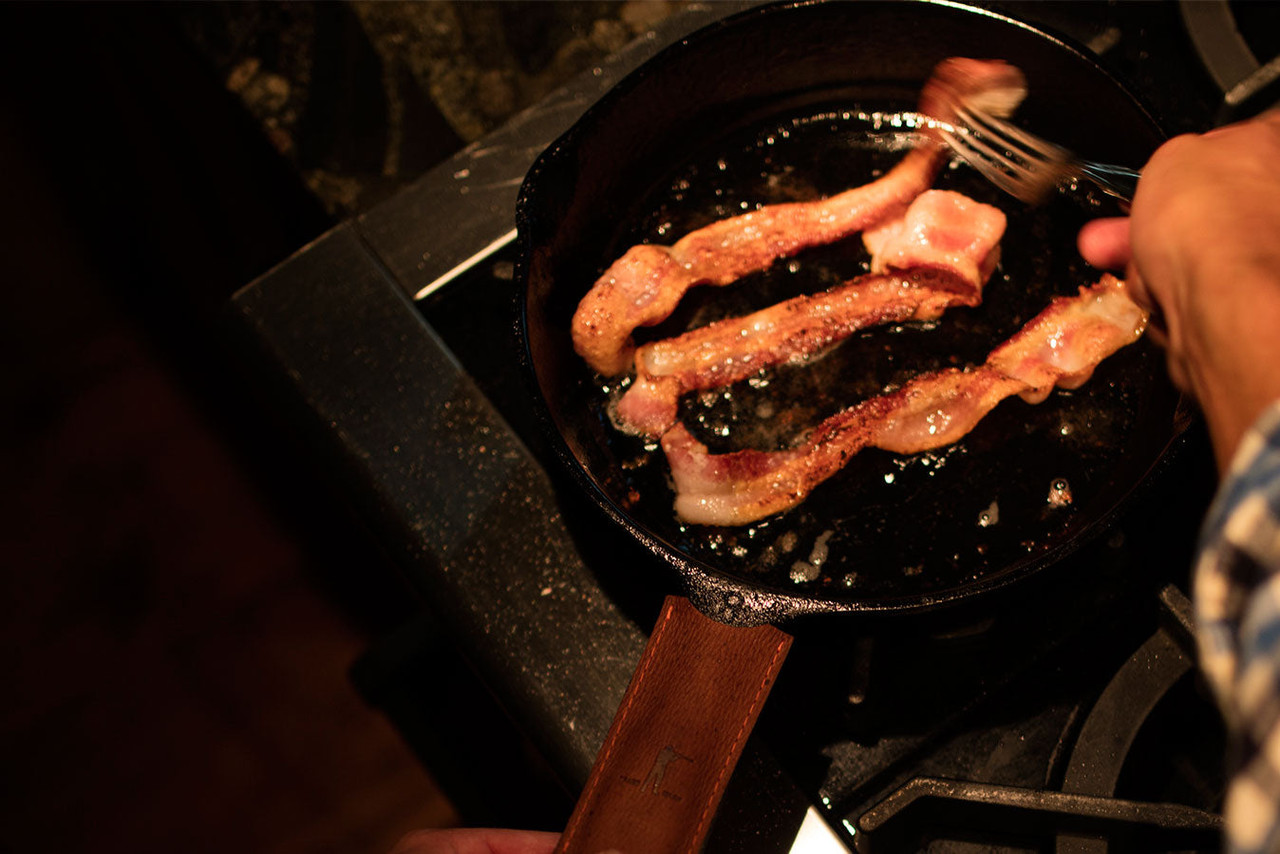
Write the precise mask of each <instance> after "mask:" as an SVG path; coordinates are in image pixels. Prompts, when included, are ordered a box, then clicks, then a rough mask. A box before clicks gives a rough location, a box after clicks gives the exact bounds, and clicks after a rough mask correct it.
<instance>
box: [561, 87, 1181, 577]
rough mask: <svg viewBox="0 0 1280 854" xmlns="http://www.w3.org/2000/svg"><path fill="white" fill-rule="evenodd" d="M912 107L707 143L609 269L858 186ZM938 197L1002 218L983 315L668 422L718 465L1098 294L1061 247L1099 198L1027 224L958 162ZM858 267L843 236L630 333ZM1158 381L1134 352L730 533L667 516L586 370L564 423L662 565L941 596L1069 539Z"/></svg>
mask: <svg viewBox="0 0 1280 854" xmlns="http://www.w3.org/2000/svg"><path fill="white" fill-rule="evenodd" d="M914 96H915V91H914V90H913V88H912V87H907V86H904V87H902V89H901V91H900V92H898V93H897V94H896V95H887V94H886V92H885V91H884V90H883V87H877V91H876V92H875V95H874V96H873V97H870V98H863V99H859V100H858V101H857V102H851V101H850V100H849V97H848V93H842V97H841V99H840V100H838V101H832V102H828V103H825V104H818V105H810V106H809V107H808V108H807V109H806V110H805V111H804V112H803V113H802V114H782V115H773V116H770V117H768V118H766V119H762V120H760V121H758V122H753V123H752V124H751V125H750V126H748V127H744V128H741V129H739V130H737V131H736V132H734V133H732V134H729V135H726V136H725V137H723V138H721V139H718V140H717V141H716V142H715V143H714V144H710V145H707V146H705V147H704V148H703V149H702V150H700V151H699V152H698V154H697V155H696V156H695V157H693V158H690V159H689V160H687V161H686V162H684V163H680V164H677V165H675V166H674V167H673V169H672V170H671V172H670V174H669V175H668V176H666V179H665V180H663V181H660V182H658V183H657V185H656V186H655V188H654V189H653V191H652V192H650V193H649V194H648V195H647V196H645V197H644V198H643V199H641V200H640V201H639V202H638V203H637V204H636V206H635V208H634V211H633V214H632V215H631V216H629V217H627V218H626V219H625V222H624V225H623V227H621V228H620V229H619V231H618V233H617V235H616V238H615V240H614V241H613V245H612V247H611V249H610V251H609V252H608V253H607V254H608V257H610V258H612V257H616V256H617V255H619V254H621V253H622V252H623V251H625V249H626V247H627V246H630V245H633V244H636V243H644V242H651V243H661V244H670V243H672V242H674V241H675V240H677V239H679V237H680V236H682V235H683V234H686V233H688V232H689V231H691V230H693V229H695V228H698V227H700V226H702V225H705V224H707V223H709V222H711V221H714V220H717V219H722V218H724V217H726V216H732V215H735V214H738V213H742V212H745V211H748V210H751V209H754V208H756V207H758V206H760V205H763V204H774V203H779V202H786V201H794V200H799V199H812V198H817V197H819V196H822V195H828V194H832V193H835V192H839V191H840V190H842V189H845V188H847V187H850V186H855V185H858V184H863V183H866V182H868V181H870V180H872V179H874V178H875V177H876V176H877V175H879V174H882V173H883V171H884V170H886V169H888V168H890V167H891V166H892V165H893V164H894V163H896V162H897V161H898V160H899V159H900V158H901V157H902V154H903V152H904V151H905V150H906V148H908V147H909V146H910V145H911V144H912V142H913V136H912V133H911V128H910V125H911V118H912V115H911V114H910V112H909V110H910V107H911V104H912V101H913V99H914ZM935 186H936V187H939V188H943V189H953V190H957V191H959V192H962V193H964V194H966V195H968V196H970V197H971V198H974V199H977V200H979V201H982V202H986V203H988V204H993V205H996V206H997V207H999V208H1001V209H1002V210H1003V211H1004V212H1005V213H1006V215H1007V217H1008V227H1007V230H1006V234H1005V237H1004V240H1003V241H1002V248H1003V252H1002V260H1001V262H1000V265H999V266H998V268H997V269H996V271H995V273H994V275H993V276H992V278H991V280H990V281H989V283H988V284H987V286H986V289H985V296H984V301H983V304H982V305H981V306H980V307H978V308H974V309H952V310H951V311H949V312H948V313H947V314H946V315H944V317H943V318H942V319H941V320H940V321H937V322H934V323H928V324H918V323H917V324H896V325H891V326H885V327H880V328H873V329H869V330H865V331H863V332H861V333H859V334H857V335H855V336H854V337H853V338H851V339H849V340H847V341H846V342H844V343H843V344H841V345H838V346H836V347H834V348H832V349H830V350H829V351H828V352H826V353H824V354H823V355H822V356H821V357H820V358H817V359H815V360H813V361H811V362H810V363H808V364H805V365H801V366H784V367H779V368H775V369H770V370H765V371H761V372H760V373H759V374H757V375H756V376H754V377H751V378H749V379H748V380H745V381H743V382H740V383H736V384H734V385H732V386H728V387H725V388H722V389H717V390H714V391H709V392H703V393H696V394H693V395H688V396H686V398H685V399H684V400H683V401H682V404H681V418H682V421H683V422H684V423H685V424H686V425H687V426H688V427H689V428H690V429H691V430H692V431H693V432H694V433H695V435H697V436H698V438H699V439H700V440H702V441H703V442H705V443H706V444H707V445H709V446H710V447H711V449H712V450H713V451H727V450H732V449H735V448H739V447H755V448H765V449H772V448H780V447H785V446H787V445H788V444H790V443H793V442H795V441H796V440H798V439H799V438H800V437H801V436H802V435H803V434H804V432H805V431H806V430H807V429H809V428H811V427H812V426H814V425H816V424H817V423H818V422H820V421H821V420H822V419H823V418H825V417H827V416H829V415H831V414H833V413H834V412H836V411H838V410H839V409H841V408H843V407H846V406H849V405H851V404H853V403H856V402H857V401H859V400H861V399H863V398H865V397H867V396H870V395H874V394H877V393H880V392H881V391H883V390H885V389H886V388H890V387H893V386H895V385H900V384H901V383H902V382H904V381H905V380H907V379H909V378H910V377H912V376H915V375H917V374H919V373H921V372H925V371H931V370H936V369H939V368H944V367H952V366H963V365H967V364H978V363H981V362H982V361H983V360H984V358H985V356H986V354H987V352H988V351H989V350H990V349H991V348H992V347H993V346H995V345H996V344H998V343H999V342H1000V341H1002V340H1004V339H1005V338H1007V337H1008V336H1009V335H1011V334H1012V333H1014V332H1015V331H1016V330H1017V329H1018V328H1019V327H1020V326H1021V325H1022V324H1023V323H1024V322H1026V321H1027V320H1028V319H1030V318H1031V317H1032V316H1034V315H1035V314H1036V313H1037V312H1039V311H1040V310H1041V309H1043V308H1044V307H1045V306H1046V305H1047V304H1048V302H1049V300H1050V299H1051V298H1052V297H1053V296H1055V295H1071V294H1074V293H1075V292H1076V289H1077V288H1078V287H1080V286H1082V285H1087V284H1091V283H1092V282H1094V281H1096V279H1097V276H1098V274H1097V271H1094V270H1091V269H1090V268H1088V266H1087V265H1085V264H1084V263H1083V262H1082V261H1081V260H1080V259H1079V257H1078V255H1077V253H1076V251H1075V248H1074V240H1075V235H1076V232H1077V231H1078V230H1079V227H1080V225H1081V224H1082V223H1083V222H1085V221H1086V220H1087V219H1089V218H1091V217H1093V216H1097V215H1099V214H1102V213H1114V211H1112V210H1109V209H1107V208H1106V205H1105V203H1104V202H1101V201H1095V202H1094V203H1093V204H1086V205H1082V204H1080V203H1079V202H1077V201H1073V200H1070V199H1067V198H1058V199H1055V200H1053V201H1052V202H1050V203H1049V204H1047V205H1044V206H1042V207H1038V208H1028V207H1026V206H1025V205H1022V204H1021V203H1020V202H1017V201H1015V200H1013V199H1011V198H1009V197H1007V196H1005V195H1004V194H1002V193H1001V192H1000V191H998V190H996V189H995V188H993V187H991V186H990V185H989V184H988V183H986V182H985V181H984V180H983V179H981V178H980V177H978V176H977V175H976V174H975V173H974V172H972V171H971V170H969V169H968V168H967V167H957V168H950V169H944V171H943V174H942V175H941V176H940V178H939V180H938V181H937V182H936V183H935ZM867 268H868V257H867V253H866V252H865V250H864V249H863V247H862V243H861V239H860V236H858V235H854V236H852V237H851V238H848V239H845V240H841V241H838V242H837V243H834V244H831V245H828V246H823V247H818V248H814V249H811V250H808V251H805V252H802V253H800V254H799V255H797V256H794V257H792V258H788V259H782V260H780V261H778V262H777V263H775V264H774V265H773V266H772V267H770V268H769V269H768V270H766V271H763V272H761V273H758V274H753V275H750V276H747V277H745V278H744V279H742V280H740V281H739V282H737V283H736V284H733V285H730V286H726V287H720V288H712V287H704V288H696V289H694V290H692V291H691V292H690V293H689V294H688V296H686V298H685V299H684V301H683V302H682V304H681V306H680V308H679V309H678V311H677V312H676V314H675V315H673V316H672V317H671V318H670V319H669V320H668V321H667V322H665V323H664V324H662V325H661V326H658V327H654V328H652V329H647V330H643V331H641V332H640V333H638V335H637V338H638V340H649V339H654V338H662V337H668V336H670V335H675V334H679V333H680V332H683V331H685V330H687V329H690V328H694V327H696V326H701V325H704V324H705V323H708V322H710V321H713V320H716V319H718V318H721V317H726V316H732V315H740V314H744V313H746V312H749V311H752V310H755V309H757V308H761V307H764V306H766V305H769V304H772V303H774V302H777V301H779V300H782V299H786V298H788V297H791V296H794V295H796V294H800V293H811V292H814V291H818V290H822V289H824V288H827V287H831V286H833V285H836V284H839V283H840V282H843V281H845V280H847V279H849V278H852V277H854V276H857V275H859V274H861V273H864V272H866V271H867ZM1161 370H1162V368H1161V362H1160V359H1159V355H1158V354H1157V353H1156V352H1155V351H1154V349H1153V348H1152V347H1151V346H1150V345H1148V344H1146V343H1145V342H1140V343H1139V344H1138V345H1136V346H1134V347H1130V348H1128V349H1126V350H1124V351H1122V352H1121V353H1119V354H1117V355H1116V356H1114V357H1112V358H1111V359H1109V360H1107V361H1106V362H1105V363H1104V364H1103V365H1102V366H1101V367H1100V368H1099V370H1098V371H1097V373H1096V374H1095V376H1094V377H1093V379H1092V380H1091V381H1090V382H1089V383H1087V384H1086V385H1085V386H1084V387H1083V388H1081V389H1079V390H1076V391H1071V392H1066V391H1057V392H1055V393H1054V394H1053V395H1052V396H1051V397H1050V398H1049V400H1047V401H1046V402H1044V403H1042V404H1039V405H1034V406H1033V405H1029V404H1027V403H1025V402H1023V401H1022V400H1020V399H1018V398H1013V399H1010V400H1007V401H1005V402H1004V403H1002V404H1001V405H1000V406H998V407H997V408H996V410H995V411H993V412H992V413H991V414H990V415H988V416H987V418H986V419H984V420H983V421H982V422H981V423H980V424H979V426H978V427H977V429H975V430H974V431H973V432H972V433H971V434H970V435H969V436H967V437H966V438H965V439H964V440H963V441H961V442H959V443H957V444H955V445H952V446H949V447H945V448H941V449H938V450H936V451H930V452H926V453H921V454H915V455H911V456H898V455H894V454H889V453H886V452H883V451H878V450H867V451H864V452H862V453H860V454H859V455H857V456H856V457H855V458H854V459H853V460H852V461H851V462H850V463H849V464H848V465H847V466H846V467H845V468H844V470H843V471H841V472H840V473H839V474H838V475H836V476H835V477H833V478H832V479H831V480H829V481H828V482H827V483H825V484H823V485H822V486H820V487H819V488H818V489H817V490H815V491H814V493H813V494H812V495H811V496H810V497H809V498H808V499H807V500H806V501H805V502H804V503H803V504H802V505H800V506H799V507H798V508H795V509H794V510H792V511H790V512H788V513H785V514H781V515H779V516H776V517H771V518H768V519H764V520H761V521H760V522H759V523H756V524H752V525H748V526H744V527H740V528H708V527H702V526H692V525H684V524H681V523H680V522H679V521H678V520H676V519H675V517H674V514H673V510H672V500H673V493H672V490H671V486H670V483H669V476H668V473H667V467H666V462H665V459H664V457H663V455H662V452H661V450H660V449H658V448H657V446H656V444H655V443H651V442H645V441H643V440H639V439H635V438H633V437H629V436H626V435H623V434H621V433H619V432H617V431H615V430H613V429H612V428H611V427H610V426H609V407H610V406H611V405H612V403H613V402H614V401H616V399H617V397H618V395H619V394H620V393H621V392H622V391H623V390H625V383H611V382H608V381H601V380H600V378H598V377H592V376H589V375H588V373H587V372H586V371H585V370H584V371H583V372H582V375H581V377H580V379H579V382H578V384H577V386H576V388H575V389H574V394H575V395H577V396H578V397H579V401H578V402H577V403H576V405H574V406H573V407H572V409H574V410H578V411H581V410H585V411H587V412H589V413H590V418H591V421H592V422H593V423H594V424H595V425H596V426H597V429H596V430H594V431H592V432H593V433H594V434H595V440H596V441H598V442H599V443H601V445H602V447H600V448H599V450H600V451H603V457H604V458H606V459H609V460H612V461H613V467H612V471H611V472H610V474H609V476H608V477H606V478H603V479H599V480H598V482H599V483H600V485H601V487H602V488H603V489H605V491H606V492H607V493H608V494H609V497H610V499H611V500H612V501H613V502H615V503H616V504H617V506H619V507H621V508H622V509H623V510H624V511H625V513H627V514H628V515H630V516H631V517H632V518H633V519H636V520H637V521H638V522H639V523H640V524H641V525H642V526H643V527H644V528H647V529H648V530H649V532H651V533H652V534H654V535H656V536H657V537H658V538H660V539H661V540H663V541H665V542H666V543H668V544H669V545H670V546H672V547H673V548H674V549H676V550H678V551H679V552H682V553H684V554H685V555H688V556H690V557H693V558H695V559H697V560H699V561H701V562H703V563H706V564H709V565H711V566H714V567H716V568H717V569H719V570H720V571H722V572H726V573H729V574H730V575H732V576H734V577H736V578H740V579H743V580H746V581H749V582H751V583H753V584H756V585H760V586H763V587H765V588H769V589H774V590H785V591H788V592H792V593H803V594H807V595H816V596H821V597H823V598H828V599H836V600H850V601H853V600H857V601H862V602H866V601H874V600H883V599H897V598H900V597H904V596H905V597H912V596H924V595H930V594H939V593H944V592H946V591H948V590H954V589H957V588H961V587H963V586H965V585H970V584H973V583H974V582H977V581H981V580H984V579H991V578H992V577H994V576H996V575H999V574H1005V573H1010V572H1016V571H1017V570H1018V568H1019V567H1021V566H1024V565H1027V564H1029V563H1032V562H1035V561H1037V560H1039V559H1041V558H1043V557H1045V556H1046V555H1048V554H1049V553H1050V552H1051V551H1052V550H1053V549H1055V548H1057V547H1058V546H1060V544H1062V543H1063V542H1064V541H1067V540H1070V539H1071V538H1073V537H1076V536H1078V535H1079V534H1080V533H1081V532H1082V531H1083V530H1084V529H1085V528H1086V527H1088V526H1089V525H1090V524H1092V523H1093V522H1094V521H1096V520H1097V519H1098V518H1099V517H1100V516H1101V515H1104V514H1105V512H1106V511H1107V510H1108V509H1109V508H1110V506H1111V505H1112V504H1114V503H1115V501H1116V500H1117V496H1118V494H1119V493H1121V492H1122V491H1123V490H1126V489H1127V488H1128V486H1129V485H1130V484H1132V483H1133V482H1135V481H1136V480H1137V479H1138V478H1140V477H1141V474H1142V472H1143V471H1144V470H1145V467H1146V466H1148V465H1149V464H1150V463H1151V461H1152V460H1151V459H1150V458H1149V456H1148V457H1147V458H1144V455H1149V454H1150V453H1151V452H1152V450H1153V448H1152V444H1153V442H1154V443H1155V444H1157V445H1159V443H1160V442H1161V441H1162V440H1161V439H1160V438H1159V437H1160V436H1165V437H1166V438H1167V432H1168V424H1169V421H1170V420H1171V417H1172V416H1171V412H1172V409H1171V407H1172V405H1173V402H1172V397H1171V396H1170V395H1169V394H1168V392H1167V389H1166V388H1164V387H1163V385H1162V384H1161V383H1160V382H1159V381H1158V379H1156V378H1158V377H1159V375H1160V372H1161ZM1149 434H1150V435H1151V436H1153V437H1154V438H1148V435H1149ZM1160 447H1162V445H1161V446H1160ZM1155 450H1159V447H1157V448H1155ZM596 468H597V469H598V466H597V467H596Z"/></svg>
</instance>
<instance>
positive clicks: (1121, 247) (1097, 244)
mask: <svg viewBox="0 0 1280 854" xmlns="http://www.w3.org/2000/svg"><path fill="white" fill-rule="evenodd" d="M1076 246H1077V248H1078V249H1079V250H1080V255H1081V256H1082V257H1083V258H1084V260H1086V261H1088V262H1089V263H1090V264H1091V265H1093V266H1094V267H1097V268H1098V269H1100V270H1122V269H1124V267H1125V265H1126V264H1128V263H1129V261H1130V260H1132V252H1131V251H1130V249H1129V218H1128V217H1108V218H1105V219H1095V220H1093V221H1091V222H1086V223H1085V224H1084V227H1083V228H1081V229H1080V234H1079V236H1078V237H1077V238H1076Z"/></svg>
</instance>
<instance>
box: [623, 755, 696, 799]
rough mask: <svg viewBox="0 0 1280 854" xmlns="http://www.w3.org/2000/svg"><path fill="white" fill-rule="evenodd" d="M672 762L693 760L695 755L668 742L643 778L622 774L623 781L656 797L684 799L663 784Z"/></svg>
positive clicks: (655, 757)
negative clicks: (686, 752)
mask: <svg viewBox="0 0 1280 854" xmlns="http://www.w3.org/2000/svg"><path fill="white" fill-rule="evenodd" d="M672 762H693V757H691V756H685V755H684V754H683V753H680V752H679V751H678V750H676V749H675V748H674V747H673V746H671V745H670V744H668V745H667V746H666V747H663V748H662V749H661V750H659V751H658V754H657V755H656V756H654V758H653V765H652V766H650V768H649V773H648V774H647V775H646V776H645V778H644V779H643V780H641V779H639V778H638V777H631V776H629V775H627V774H622V775H621V777H622V782H624V783H626V784H627V785H629V786H639V787H640V791H642V792H647V793H648V794H651V795H654V796H656V797H661V798H666V799H667V800H670V801H682V800H684V798H682V797H681V796H680V795H678V794H676V793H675V792H673V791H671V790H670V789H666V788H664V787H663V785H662V783H663V780H665V779H666V778H667V771H668V769H669V768H670V766H671V763H672Z"/></svg>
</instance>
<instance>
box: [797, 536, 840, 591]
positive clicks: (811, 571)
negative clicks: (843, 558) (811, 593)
mask: <svg viewBox="0 0 1280 854" xmlns="http://www.w3.org/2000/svg"><path fill="white" fill-rule="evenodd" d="M834 533H835V531H832V530H827V531H823V532H822V533H821V534H819V535H818V539H816V540H814V541H813V548H812V549H811V550H810V551H809V559H808V560H807V561H806V560H798V561H796V562H795V563H793V564H791V580H792V581H794V582H795V583H796V584H802V583H803V582H806V581H813V580H814V579H816V578H817V577H818V575H819V574H820V573H821V572H822V565H823V564H824V563H826V562H827V557H828V556H830V554H831V551H830V549H829V548H828V547H827V541H828V540H830V539H831V535H832V534H834Z"/></svg>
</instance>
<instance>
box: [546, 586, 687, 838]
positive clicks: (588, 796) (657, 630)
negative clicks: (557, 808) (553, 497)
mask: <svg viewBox="0 0 1280 854" xmlns="http://www.w3.org/2000/svg"><path fill="white" fill-rule="evenodd" d="M674 612H675V608H674V607H664V608H663V609H662V614H661V616H659V618H658V623H657V625H655V626H654V627H653V636H652V637H651V638H650V641H649V643H650V646H649V647H647V648H646V649H645V654H644V655H643V656H642V657H641V662H640V669H639V670H637V671H636V674H635V676H634V677H633V679H632V683H631V684H632V685H639V684H640V680H641V679H643V678H644V675H645V673H646V672H647V671H648V670H649V667H650V665H651V664H652V663H653V661H654V660H655V659H656V658H657V657H658V656H656V655H649V649H650V648H652V647H655V646H656V645H657V640H658V638H659V636H661V635H662V633H663V631H664V630H665V629H666V627H667V623H668V622H669V621H670V618H671V615H672V613H674ZM637 693H639V692H633V691H631V690H630V688H628V690H627V695H626V696H625V697H624V698H623V700H622V706H621V707H620V708H619V709H618V716H617V722H616V724H615V726H614V727H613V728H612V729H611V731H610V733H609V735H608V736H606V737H605V743H604V752H603V753H602V754H601V755H600V758H599V762H598V764H597V767H598V768H599V769H600V771H601V773H600V774H596V775H592V778H591V780H590V782H589V784H588V786H587V790H586V791H585V792H583V794H582V804H583V805H584V806H587V805H589V804H590V803H591V800H592V798H594V797H595V793H596V790H597V789H599V788H600V781H601V780H602V779H604V769H605V767H606V765H607V764H608V762H609V756H610V755H611V754H612V753H613V748H614V747H615V746H616V742H617V739H615V738H613V733H614V732H615V731H621V729H622V724H623V721H625V720H626V718H627V715H628V713H629V712H630V711H631V706H632V705H633V704H634V702H635V698H636V694H637ZM582 824H583V823H582V822H576V823H574V824H573V826H572V827H570V828H569V832H568V833H567V834H566V835H565V836H564V838H563V839H562V840H561V842H560V845H559V846H558V847H557V849H556V850H558V851H567V850H568V849H569V846H570V844H572V842H573V840H574V837H575V836H576V835H577V834H578V831H579V830H581V828H582Z"/></svg>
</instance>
